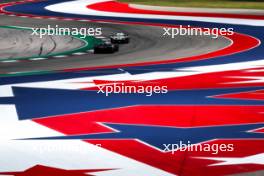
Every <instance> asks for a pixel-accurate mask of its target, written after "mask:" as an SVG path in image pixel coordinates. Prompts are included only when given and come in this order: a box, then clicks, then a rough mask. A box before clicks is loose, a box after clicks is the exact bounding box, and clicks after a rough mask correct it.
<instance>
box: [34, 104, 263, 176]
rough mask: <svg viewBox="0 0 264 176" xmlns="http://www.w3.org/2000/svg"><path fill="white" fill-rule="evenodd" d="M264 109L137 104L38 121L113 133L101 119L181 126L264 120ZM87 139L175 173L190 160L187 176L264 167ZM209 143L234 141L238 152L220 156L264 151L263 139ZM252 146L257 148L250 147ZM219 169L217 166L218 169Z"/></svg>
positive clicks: (65, 129) (67, 129)
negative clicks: (220, 162)
mask: <svg viewBox="0 0 264 176" xmlns="http://www.w3.org/2000/svg"><path fill="white" fill-rule="evenodd" d="M262 111H263V106H134V107H126V108H118V109H110V110H101V111H94V112H84V113H80V114H70V115H62V116H56V117H49V118H44V119H37V120H36V119H35V120H34V121H35V122H36V123H39V124H41V125H44V126H46V127H48V128H51V129H54V130H56V131H59V132H61V133H64V134H66V135H73V134H92V133H102V132H111V130H110V129H108V128H106V127H104V126H101V125H100V124H98V123H97V122H108V123H123V124H142V125H162V126H177V127H198V126H214V125H228V124H230V125H231V124H247V123H262V122H263V116H264V114H261V113H260V112H262ZM135 114H136V116H135ZM216 119H217V120H216ZM87 142H89V143H94V144H102V147H103V148H106V149H108V150H110V151H113V152H116V153H119V154H121V155H124V156H127V157H130V158H133V159H135V160H137V161H141V162H144V163H146V164H149V165H151V166H154V167H157V168H160V169H162V170H164V171H167V172H170V173H173V174H179V173H181V167H182V161H183V159H184V158H186V159H188V160H186V161H187V162H186V163H185V166H186V167H185V168H184V169H185V171H184V173H186V174H184V175H193V174H192V173H194V172H198V170H199V173H200V170H205V172H204V174H202V175H208V176H209V175H225V174H232V173H238V172H245V171H254V170H259V169H263V167H264V166H256V165H250V166H249V167H246V168H247V170H245V167H237V166H225V169H224V170H223V169H222V170H221V169H220V168H222V167H219V168H215V167H214V168H212V167H207V166H208V165H209V164H212V163H216V162H215V161H210V160H194V158H193V157H194V156H196V157H197V156H207V157H208V156H211V157H215V156H216V155H212V154H211V153H210V152H188V153H186V152H176V153H175V154H174V155H172V154H170V153H163V152H160V151H158V150H156V149H153V148H151V147H148V146H146V145H144V144H142V143H139V142H137V141H135V140H87ZM209 143H211V144H213V143H218V144H224V143H226V144H230V143H232V144H234V147H235V151H233V152H220V153H219V154H218V155H217V157H221V156H226V157H230V156H243V155H253V154H256V153H261V152H263V150H262V149H263V146H264V141H262V142H261V141H259V140H257V141H254V140H250V141H247V142H242V141H240V140H227V141H225V140H222V141H220V140H216V141H211V142H209ZM249 147H250V148H251V149H254V150H248V148H249ZM150 156H151V157H150ZM192 163H195V167H193V164H192ZM215 169H217V172H216V170H215ZM201 172H202V171H201ZM182 174H183V173H182Z"/></svg>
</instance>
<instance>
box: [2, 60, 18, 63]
mask: <svg viewBox="0 0 264 176" xmlns="http://www.w3.org/2000/svg"><path fill="white" fill-rule="evenodd" d="M1 62H3V63H12V62H18V60H4V61H1Z"/></svg>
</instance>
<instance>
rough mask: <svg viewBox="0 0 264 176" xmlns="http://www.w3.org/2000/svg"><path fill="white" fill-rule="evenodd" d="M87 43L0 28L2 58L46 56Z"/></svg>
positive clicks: (69, 37)
mask: <svg viewBox="0 0 264 176" xmlns="http://www.w3.org/2000/svg"><path fill="white" fill-rule="evenodd" d="M84 44H85V43H84V42H83V41H81V40H79V39H76V38H74V37H72V36H59V35H57V36H56V35H53V36H51V35H44V36H42V37H41V38H40V37H39V36H37V35H32V31H31V30H20V29H8V28H0V58H7V59H15V58H23V57H31V56H38V57H42V56H46V55H51V54H56V53H60V52H64V51H68V50H73V49H77V48H80V47H82V46H83V45H84Z"/></svg>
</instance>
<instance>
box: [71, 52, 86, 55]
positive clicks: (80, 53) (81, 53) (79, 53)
mask: <svg viewBox="0 0 264 176" xmlns="http://www.w3.org/2000/svg"><path fill="white" fill-rule="evenodd" d="M84 54H87V53H84V52H78V53H73V54H72V55H77V56H80V55H84Z"/></svg>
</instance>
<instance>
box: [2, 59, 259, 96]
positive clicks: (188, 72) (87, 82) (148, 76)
mask: <svg viewBox="0 0 264 176" xmlns="http://www.w3.org/2000/svg"><path fill="white" fill-rule="evenodd" d="M263 62H264V60H259V61H249V62H240V63H231V64H221V65H211V66H201V67H188V68H182V69H177V70H172V71H157V70H153V72H150V71H149V72H148V73H142V74H136V75H131V74H129V73H127V72H125V73H121V74H112V75H103V76H90V77H88V76H87V77H83V78H73V79H64V80H55V81H43V82H34V83H21V84H12V85H4V86H0V90H4V89H11V87H12V86H16V87H32V88H54V89H69V90H74V89H83V88H89V87H95V86H96V85H95V84H94V83H93V81H94V80H109V81H123V80H126V81H129V80H139V81H153V80H159V79H167V78H176V77H183V76H192V75H198V74H205V73H215V72H223V71H232V70H233V71H235V70H243V69H257V68H262V67H263ZM5 91H6V92H8V91H9V92H10V90H5Z"/></svg>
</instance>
